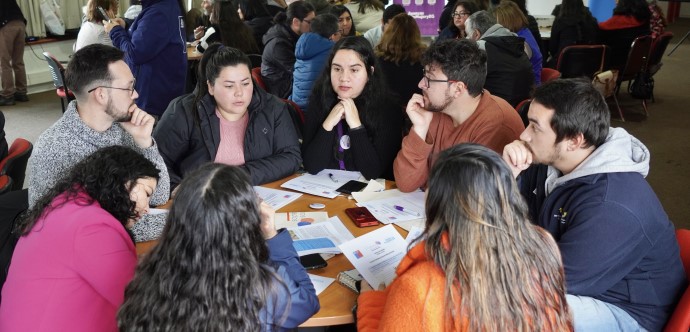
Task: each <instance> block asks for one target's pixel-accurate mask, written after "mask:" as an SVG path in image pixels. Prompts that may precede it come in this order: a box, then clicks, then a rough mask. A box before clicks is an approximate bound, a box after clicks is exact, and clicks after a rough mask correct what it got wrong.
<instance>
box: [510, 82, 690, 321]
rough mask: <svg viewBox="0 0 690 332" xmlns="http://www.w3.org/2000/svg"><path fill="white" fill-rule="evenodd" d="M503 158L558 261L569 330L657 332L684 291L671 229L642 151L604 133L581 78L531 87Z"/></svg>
mask: <svg viewBox="0 0 690 332" xmlns="http://www.w3.org/2000/svg"><path fill="white" fill-rule="evenodd" d="M527 117H528V119H529V126H528V127H527V128H526V129H525V131H524V132H523V133H522V134H521V135H520V140H517V141H515V142H513V143H510V144H508V145H507V146H506V147H505V149H504V151H503V159H504V160H505V161H506V162H507V163H508V164H509V165H510V167H511V168H512V170H513V173H514V175H515V176H516V177H517V178H518V182H519V183H520V187H521V192H522V195H523V196H524V197H525V199H526V201H527V203H528V205H529V208H530V214H531V216H532V218H533V220H534V222H535V223H536V224H537V225H539V226H541V227H543V228H545V229H546V230H547V231H549V232H550V233H551V235H553V237H554V238H555V239H556V241H557V242H558V246H559V248H560V251H561V255H562V258H563V266H564V269H565V277H566V284H567V285H566V287H567V291H568V295H567V300H568V304H569V306H570V308H571V311H572V313H573V321H574V324H575V330H576V331H577V330H580V331H660V330H661V329H662V328H663V327H664V325H665V324H666V321H667V320H668V318H669V316H670V314H671V312H672V311H673V308H674V306H675V304H676V302H677V300H678V298H679V296H680V295H681V293H682V291H683V290H684V289H685V284H686V280H685V271H684V270H683V265H682V263H681V260H680V255H679V250H678V243H677V242H676V239H675V231H674V227H673V224H672V223H671V222H670V221H669V219H668V216H667V215H666V212H664V209H663V207H662V206H661V203H660V202H659V200H658V199H657V197H656V195H655V194H654V191H653V190H652V188H651V187H650V186H649V184H648V183H647V181H646V180H645V178H644V177H645V176H646V175H647V173H648V171H649V159H650V155H649V150H647V148H646V147H645V146H644V145H643V144H642V142H640V141H639V140H637V139H636V138H635V137H633V136H631V135H630V134H628V133H627V132H626V131H625V130H624V129H622V128H610V114H609V109H608V107H607V105H606V102H605V101H604V98H603V97H602V96H601V94H599V93H598V92H597V91H596V90H595V89H594V88H593V87H592V85H591V83H589V82H587V81H584V80H576V79H562V80H556V81H553V82H549V83H547V84H544V85H542V86H541V87H539V88H537V90H536V91H535V93H534V99H533V101H532V104H531V105H530V108H529V112H528V114H527Z"/></svg>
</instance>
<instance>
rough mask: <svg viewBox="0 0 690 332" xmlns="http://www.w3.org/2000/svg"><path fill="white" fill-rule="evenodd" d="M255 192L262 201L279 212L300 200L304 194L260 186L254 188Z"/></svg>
mask: <svg viewBox="0 0 690 332" xmlns="http://www.w3.org/2000/svg"><path fill="white" fill-rule="evenodd" d="M254 191H256V194H257V195H259V197H261V199H263V200H264V202H266V204H268V205H269V206H271V207H272V208H273V209H274V210H278V209H280V208H282V207H283V206H285V205H288V204H290V203H292V202H293V201H294V200H296V199H298V198H299V197H300V196H302V194H298V193H293V192H291V191H285V190H278V189H271V188H264V187H259V186H254Z"/></svg>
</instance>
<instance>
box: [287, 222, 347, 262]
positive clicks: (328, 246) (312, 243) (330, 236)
mask: <svg viewBox="0 0 690 332" xmlns="http://www.w3.org/2000/svg"><path fill="white" fill-rule="evenodd" d="M287 230H288V232H290V236H291V237H292V240H293V245H294V246H295V250H297V254H298V255H300V256H304V255H309V254H320V253H325V254H338V253H340V248H338V245H340V244H341V243H344V242H347V241H349V240H352V239H354V236H353V235H352V233H350V231H348V230H347V227H345V225H343V222H342V221H341V220H340V218H338V217H332V218H330V219H328V220H326V221H324V222H319V223H313V224H311V225H307V226H298V227H291V228H288V229H287Z"/></svg>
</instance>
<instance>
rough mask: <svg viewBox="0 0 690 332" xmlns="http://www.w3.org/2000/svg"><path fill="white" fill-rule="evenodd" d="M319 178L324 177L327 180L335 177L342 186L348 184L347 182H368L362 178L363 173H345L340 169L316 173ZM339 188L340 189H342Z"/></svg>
mask: <svg viewBox="0 0 690 332" xmlns="http://www.w3.org/2000/svg"><path fill="white" fill-rule="evenodd" d="M316 175H317V176H323V177H327V178H329V179H330V178H331V176H332V177H333V179H335V180H336V181H337V182H338V183H340V186H342V185H344V184H345V183H347V181H350V180H355V181H362V182H367V180H366V179H364V177H363V176H362V173H360V172H353V171H343V170H339V169H324V170H323V171H321V172H318V173H316ZM340 186H338V187H340Z"/></svg>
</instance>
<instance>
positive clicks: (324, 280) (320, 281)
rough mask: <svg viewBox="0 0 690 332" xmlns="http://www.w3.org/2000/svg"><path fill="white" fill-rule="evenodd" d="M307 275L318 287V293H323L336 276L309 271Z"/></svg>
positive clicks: (316, 287) (315, 286)
mask: <svg viewBox="0 0 690 332" xmlns="http://www.w3.org/2000/svg"><path fill="white" fill-rule="evenodd" d="M307 275H308V276H309V279H310V280H311V283H312V284H313V285H314V289H316V295H319V294H321V292H323V291H324V290H325V289H326V288H328V286H330V285H331V284H332V283H333V282H334V281H335V278H328V277H322V276H317V275H315V274H309V273H307Z"/></svg>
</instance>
